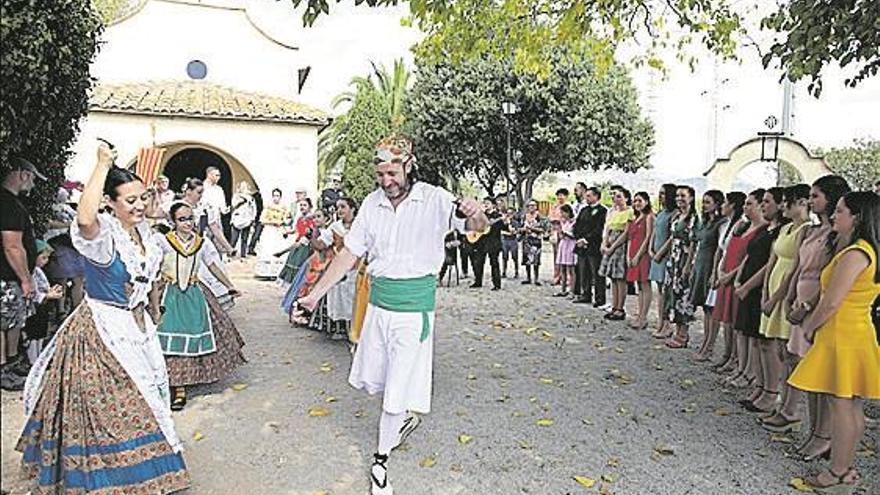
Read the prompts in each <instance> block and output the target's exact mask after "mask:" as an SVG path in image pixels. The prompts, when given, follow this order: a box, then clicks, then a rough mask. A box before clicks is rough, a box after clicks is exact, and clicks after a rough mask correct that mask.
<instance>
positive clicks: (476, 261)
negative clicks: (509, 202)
mask: <svg viewBox="0 0 880 495" xmlns="http://www.w3.org/2000/svg"><path fill="white" fill-rule="evenodd" d="M483 207H484V208H485V212H486V218H488V219H489V232H487V233H486V234H484V235H483V236H482V237H480V239H479V240H478V241H477V242H475V243H474V245H473V248H474V250H473V252H472V253H471V256H472V261H473V265H474V283H473V284H471V288H477V287H482V286H483V268H485V266H486V257H487V256H488V257H489V267H490V268H491V270H492V290H493V291H494V290H500V289H501V265H500V264H499V259H498V258H499V255H500V254H501V229H502V228H503V227H504V225H503V222H502V221H501V220H502V218H501V212H499V211H498V210H497V208H496V207H495V202H494V201H493V200H492V198H486V199H484V200H483Z"/></svg>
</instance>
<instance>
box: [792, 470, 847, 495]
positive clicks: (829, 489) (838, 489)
mask: <svg viewBox="0 0 880 495" xmlns="http://www.w3.org/2000/svg"><path fill="white" fill-rule="evenodd" d="M827 472H828V474H830V475H831V477H832V478H834V482H833V483H831V484H828V485H825V484H822V483H821V482H819V476H821V475H822V473H821V472H820V473H819V474H816V475H814V476H808V477H807V478H805V481H806V482H807V484H808V485H810V486H811V487H812V488H813V490H815V491H816V493H820V494H824V495H850V494H851V493H852V492H853V491H854V490H855V489H856V485H858V483H859V475H858V473H857V472H855V470H854V469H852V468H850V469H847V470H846V471H844V473H843V474H837V473H835V472H834V468H829V469H828V471H827ZM851 473H854V474H855V478H854V479H853V480H852V481H846V477H847V475H849V474H851Z"/></svg>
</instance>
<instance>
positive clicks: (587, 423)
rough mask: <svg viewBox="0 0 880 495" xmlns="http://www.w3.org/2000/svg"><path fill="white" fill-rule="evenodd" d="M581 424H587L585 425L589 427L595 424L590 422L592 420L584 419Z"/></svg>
mask: <svg viewBox="0 0 880 495" xmlns="http://www.w3.org/2000/svg"><path fill="white" fill-rule="evenodd" d="M581 423H583V424H585V425H587V426H593V422H592V421H590V420H589V419H587V418H584V419H582V420H581Z"/></svg>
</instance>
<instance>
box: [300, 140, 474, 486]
mask: <svg viewBox="0 0 880 495" xmlns="http://www.w3.org/2000/svg"><path fill="white" fill-rule="evenodd" d="M374 162H375V171H376V182H377V183H378V185H379V189H377V190H375V191H373V192H372V193H370V194H369V195H368V196H367V197H366V199H364V202H363V204H362V205H361V208H360V210H359V211H358V215H357V218H355V220H354V223H353V224H352V226H351V230H350V231H349V232H348V235H346V236H345V248H344V249H343V250H342V251H341V252H340V253H339V254H337V255H336V257H335V258H334V259H333V262H332V263H331V265H330V267H329V268H328V269H327V271H326V272H325V274H324V276H323V277H321V280H320V281H319V282H318V284H317V285H316V286H315V288H314V289H312V291H311V293H310V294H309V295H308V296H307V297H305V298H303V299H301V300H300V301H299V305H300V306H302V307H304V308H306V309H309V310H313V309H314V308H315V306H316V305H317V303H318V301H320V300H321V298H322V297H323V296H324V294H326V293H327V291H328V290H329V289H330V288H331V287H333V286H334V285H335V284H336V283H337V282H338V281H339V280H341V279H342V277H343V276H345V274H346V273H348V271H349V270H350V269H351V268H352V266H354V264H355V263H356V262H357V261H358V259H359V258H361V257H363V256H367V258H368V260H369V267H368V269H367V270H368V274H369V275H370V284H371V285H370V303H369V306H368V307H367V313H366V317H365V320H364V330H363V333H362V335H361V340H360V343H359V345H358V348H357V351H356V352H355V356H354V360H353V362H352V367H351V373H350V375H349V378H348V381H349V383H350V384H351V385H352V386H353V387H355V388H359V389H364V390H366V391H367V392H368V393H370V394H374V393H377V392H383V400H382V415H381V420H380V422H379V443H378V448H377V451H376V453H375V454H374V456H373V457H374V461H373V465H372V468H371V469H370V479H371V483H372V494H373V495H391V494H393V490H392V488H391V484H390V483H388V478H387V469H388V468H387V462H388V454H389V453H390V452H391V450H392V449H394V448H395V447H397V446H398V445H400V444H401V443H402V442H403V441H404V440H405V439H406V437H407V436H408V435H409V434H410V433H411V432H412V431H413V430H414V429H415V428H416V427H417V426H418V424H419V422H420V420H419V418H418V416H415V415H412V412H419V413H428V412H429V411H430V409H431V374H432V361H433V328H432V327H433V325H434V297H435V291H436V287H437V271H438V270H439V269H440V267H441V266H442V265H443V260H444V247H445V246H444V237H445V235H446V233H447V232H449V230H451V228H454V227H458V228H460V229H462V230H463V229H465V228H467V230H474V231H481V230H483V229H485V228H486V227H487V226H488V223H489V222H488V220H487V219H486V215H484V214H483V212H482V210H481V207H480V204H479V203H477V202H476V201H474V200H471V199H465V200H462V201H460V202H456V198H455V196H454V195H452V194H451V193H450V192H448V191H446V190H445V189H442V188H440V187H435V186H432V185H429V184H425V183H421V182H415V181H414V180H412V177H411V173H412V170H413V167H414V165H415V157H414V156H413V154H412V144H411V142H410V141H409V140H408V139H406V138H403V137H398V136H392V137H389V138H386V139H384V140H382V141H381V142H380V143H379V145H378V146H377V150H376V157H375V160H374ZM458 217H464V219H466V220H462V219H461V218H458ZM465 223H466V224H467V225H465Z"/></svg>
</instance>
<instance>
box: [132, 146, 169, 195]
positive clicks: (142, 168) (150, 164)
mask: <svg viewBox="0 0 880 495" xmlns="http://www.w3.org/2000/svg"><path fill="white" fill-rule="evenodd" d="M164 154H165V148H141V149H139V150H138V156H137V166H136V167H135V173H136V174H137V175H138V177H140V178H141V180H143V181H144V184H146V185H148V186H149V185H152V184H153V181H155V180H156V177H158V176H159V165H160V164H161V163H162V155H164Z"/></svg>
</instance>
